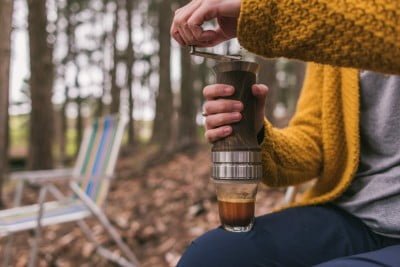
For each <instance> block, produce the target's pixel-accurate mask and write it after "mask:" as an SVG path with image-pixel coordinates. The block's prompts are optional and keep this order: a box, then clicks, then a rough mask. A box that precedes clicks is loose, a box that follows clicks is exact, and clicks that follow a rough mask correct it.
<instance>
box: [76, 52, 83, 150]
mask: <svg viewBox="0 0 400 267" xmlns="http://www.w3.org/2000/svg"><path fill="white" fill-rule="evenodd" d="M75 66H76V68H77V72H76V76H75V88H76V89H77V90H78V96H77V97H76V99H75V102H76V108H77V116H76V122H75V130H76V139H75V149H76V150H75V156H77V155H78V153H79V146H80V144H81V142H82V138H83V117H82V102H83V99H82V96H81V87H80V84H79V79H78V74H79V72H80V68H79V62H78V60H77V57H76V56H75Z"/></svg>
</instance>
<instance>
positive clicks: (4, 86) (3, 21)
mask: <svg viewBox="0 0 400 267" xmlns="http://www.w3.org/2000/svg"><path fill="white" fill-rule="evenodd" d="M12 14H13V1H12V0H3V1H1V2H0V29H1V31H0V207H2V206H3V202H2V188H3V180H4V174H5V173H6V172H7V164H8V97H9V86H10V54H11V28H12Z"/></svg>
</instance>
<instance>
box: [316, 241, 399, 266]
mask: <svg viewBox="0 0 400 267" xmlns="http://www.w3.org/2000/svg"><path fill="white" fill-rule="evenodd" d="M399 243H400V240H399ZM399 265H400V245H396V246H390V247H386V248H382V249H379V250H375V251H371V252H367V253H362V254H357V255H353V256H350V257H345V258H340V259H336V260H332V261H329V262H325V263H321V264H319V265H317V266H315V267H383V266H384V267H395V266H399Z"/></svg>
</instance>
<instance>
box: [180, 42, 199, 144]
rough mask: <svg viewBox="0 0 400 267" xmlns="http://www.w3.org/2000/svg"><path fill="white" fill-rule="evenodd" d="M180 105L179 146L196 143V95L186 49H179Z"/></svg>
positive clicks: (189, 58)
mask: <svg viewBox="0 0 400 267" xmlns="http://www.w3.org/2000/svg"><path fill="white" fill-rule="evenodd" d="M181 70H182V72H181V91H180V92H181V95H180V96H181V105H180V109H179V132H178V140H179V146H182V147H186V146H191V145H193V144H195V143H196V136H197V127H196V111H197V107H196V95H195V91H194V87H193V85H194V84H193V78H194V77H193V71H192V62H191V56H190V54H189V52H188V51H187V49H185V48H182V49H181Z"/></svg>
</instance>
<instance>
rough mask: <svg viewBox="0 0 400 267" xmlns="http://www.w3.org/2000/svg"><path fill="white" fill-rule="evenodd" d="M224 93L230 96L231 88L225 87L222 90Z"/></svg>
mask: <svg viewBox="0 0 400 267" xmlns="http://www.w3.org/2000/svg"><path fill="white" fill-rule="evenodd" d="M224 92H225V93H226V94H231V93H233V87H225V88H224Z"/></svg>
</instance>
